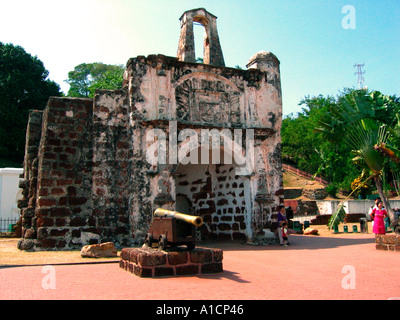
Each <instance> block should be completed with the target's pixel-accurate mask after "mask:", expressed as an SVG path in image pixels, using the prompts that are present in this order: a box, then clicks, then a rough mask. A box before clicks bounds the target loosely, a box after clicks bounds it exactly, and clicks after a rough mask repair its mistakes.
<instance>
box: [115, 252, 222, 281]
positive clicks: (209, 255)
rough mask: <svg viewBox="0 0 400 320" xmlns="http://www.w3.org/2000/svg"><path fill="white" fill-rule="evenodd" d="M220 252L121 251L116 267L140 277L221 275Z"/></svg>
mask: <svg viewBox="0 0 400 320" xmlns="http://www.w3.org/2000/svg"><path fill="white" fill-rule="evenodd" d="M222 259H223V252H222V250H221V249H210V248H196V249H194V250H191V251H189V250H187V249H186V248H174V249H170V250H167V251H163V250H158V249H153V248H145V247H143V248H124V249H122V251H121V261H120V264H119V265H120V267H121V268H122V269H125V270H126V271H129V272H132V273H133V274H134V275H136V276H138V277H143V278H150V277H165V276H181V275H193V274H204V273H219V272H222V271H223V269H222Z"/></svg>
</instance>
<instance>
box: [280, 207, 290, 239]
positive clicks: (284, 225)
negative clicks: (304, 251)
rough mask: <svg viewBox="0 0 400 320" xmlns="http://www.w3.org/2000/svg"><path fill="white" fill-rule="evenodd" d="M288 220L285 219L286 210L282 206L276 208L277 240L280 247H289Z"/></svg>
mask: <svg viewBox="0 0 400 320" xmlns="http://www.w3.org/2000/svg"><path fill="white" fill-rule="evenodd" d="M287 232H288V220H287V217H286V209H285V207H284V206H282V205H280V206H278V238H279V244H280V245H281V246H287V245H290V243H289V241H288V236H287V235H288V234H287Z"/></svg>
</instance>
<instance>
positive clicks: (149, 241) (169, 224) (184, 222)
mask: <svg viewBox="0 0 400 320" xmlns="http://www.w3.org/2000/svg"><path fill="white" fill-rule="evenodd" d="M202 224H203V219H202V218H201V217H199V216H191V215H187V214H183V213H179V212H176V211H171V210H166V209H161V208H159V209H156V210H155V211H154V214H153V221H152V223H151V225H150V228H149V230H148V232H147V234H146V239H145V244H146V245H147V246H148V247H152V246H153V243H154V242H156V243H158V247H159V248H161V249H163V250H165V249H166V248H167V246H171V247H174V246H179V245H186V246H187V248H188V249H189V250H193V249H194V248H195V246H196V244H195V243H196V228H198V227H200V226H201V225H202Z"/></svg>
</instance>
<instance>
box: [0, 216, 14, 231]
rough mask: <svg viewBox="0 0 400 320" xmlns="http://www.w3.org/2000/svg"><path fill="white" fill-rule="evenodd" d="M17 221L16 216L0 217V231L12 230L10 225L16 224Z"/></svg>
mask: <svg viewBox="0 0 400 320" xmlns="http://www.w3.org/2000/svg"><path fill="white" fill-rule="evenodd" d="M17 221H18V218H7V219H2V218H0V232H12V231H13V230H12V228H11V226H12V225H14V224H16V223H17ZM10 225H11V226H10Z"/></svg>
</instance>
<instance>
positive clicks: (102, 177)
mask: <svg viewBox="0 0 400 320" xmlns="http://www.w3.org/2000/svg"><path fill="white" fill-rule="evenodd" d="M180 21H181V36H180V40H179V46H178V55H177V58H175V57H167V56H164V55H150V56H148V57H144V56H138V57H136V58H132V59H130V60H129V61H128V62H127V67H126V71H125V74H124V84H123V88H122V89H121V90H114V91H106V90H98V91H97V92H96V94H95V97H94V99H78V98H56V97H52V98H50V99H49V101H48V104H47V107H46V108H45V110H44V111H31V113H30V118H29V122H28V127H27V138H26V153H25V162H24V180H23V181H22V182H21V187H23V190H24V199H23V200H22V201H21V202H20V207H21V213H22V224H23V232H22V239H21V240H20V242H19V248H20V249H22V250H70V249H80V248H81V247H82V246H83V245H86V244H93V243H100V242H105V241H113V242H114V243H115V244H116V246H119V247H124V246H131V245H134V244H142V243H143V239H144V236H145V234H146V231H147V229H148V227H149V224H150V222H151V219H152V212H153V211H154V210H155V209H156V208H158V207H163V208H167V209H172V210H177V211H180V212H183V213H187V214H193V215H199V216H201V217H203V219H204V224H203V226H202V227H201V228H199V231H198V237H199V238H200V239H202V240H206V239H242V240H248V241H251V240H253V241H254V239H255V238H256V237H257V235H258V234H260V233H261V232H262V230H263V229H266V228H271V227H272V228H273V225H274V221H275V220H274V218H275V217H274V215H273V214H272V213H273V212H275V209H276V207H277V206H278V205H279V204H281V203H283V184H282V167H281V157H280V155H281V144H280V142H281V138H280V128H281V118H282V98H281V85H280V72H279V61H278V59H277V58H276V57H275V56H274V55H273V54H272V53H269V52H259V53H257V54H255V55H254V56H253V57H251V58H250V60H249V62H248V65H247V67H248V69H247V70H240V69H233V68H227V67H225V65H224V58H223V55H222V50H221V46H220V43H219V38H218V33H217V28H216V17H215V16H213V15H212V14H210V13H208V12H207V11H206V10H204V9H195V10H190V11H187V12H185V13H184V14H183V15H182V17H181V19H180ZM193 22H199V23H201V24H202V25H203V26H204V29H205V39H204V64H199V63H195V56H194V40H193ZM215 135H216V136H217V138H220V139H214V140H213V137H215ZM210 141H211V142H210ZM196 142H197V145H196ZM229 155H231V159H229ZM243 159H244V160H245V161H243Z"/></svg>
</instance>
